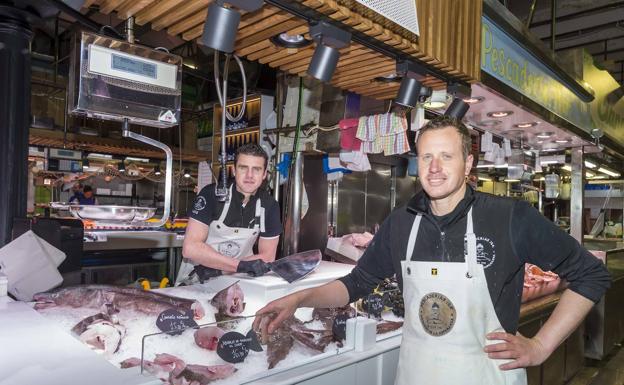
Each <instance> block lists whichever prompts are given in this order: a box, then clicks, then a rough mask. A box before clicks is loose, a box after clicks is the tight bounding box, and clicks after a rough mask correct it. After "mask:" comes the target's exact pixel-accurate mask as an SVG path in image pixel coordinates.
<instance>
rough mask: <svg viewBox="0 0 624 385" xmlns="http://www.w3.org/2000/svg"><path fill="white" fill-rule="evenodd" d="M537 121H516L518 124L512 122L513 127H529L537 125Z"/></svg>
mask: <svg viewBox="0 0 624 385" xmlns="http://www.w3.org/2000/svg"><path fill="white" fill-rule="evenodd" d="M537 124H538V123H537V122H522V123H518V124H514V127H516V128H529V127H535V126H537Z"/></svg>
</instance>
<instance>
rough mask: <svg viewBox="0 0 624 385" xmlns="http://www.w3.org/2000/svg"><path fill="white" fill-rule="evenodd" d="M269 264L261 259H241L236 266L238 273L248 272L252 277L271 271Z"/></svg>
mask: <svg viewBox="0 0 624 385" xmlns="http://www.w3.org/2000/svg"><path fill="white" fill-rule="evenodd" d="M269 270H270V269H269V265H268V264H267V263H266V262H264V261H263V260H261V259H254V260H252V261H240V262H238V267H237V268H236V272H237V273H247V274H249V275H251V276H252V277H259V276H261V275H264V274H265V273H267V272H268V271H269Z"/></svg>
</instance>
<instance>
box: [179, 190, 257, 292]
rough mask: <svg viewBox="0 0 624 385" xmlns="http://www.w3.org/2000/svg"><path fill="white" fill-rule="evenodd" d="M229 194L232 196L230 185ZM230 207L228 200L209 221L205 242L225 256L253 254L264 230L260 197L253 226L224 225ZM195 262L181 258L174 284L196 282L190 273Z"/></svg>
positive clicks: (238, 257) (195, 277) (197, 280)
mask: <svg viewBox="0 0 624 385" xmlns="http://www.w3.org/2000/svg"><path fill="white" fill-rule="evenodd" d="M229 194H230V195H229V196H230V197H231V196H232V186H230V192H229ZM229 209H230V200H228V201H227V202H226V203H225V205H224V206H223V211H222V212H221V216H220V217H219V219H217V220H216V221H212V222H210V228H209V229H208V238H207V239H206V244H207V245H209V246H211V247H212V248H213V249H215V250H216V251H217V252H218V253H219V254H222V255H225V256H226V257H230V258H234V259H241V258H244V257H248V256H250V255H252V254H253V245H254V244H255V243H256V240H258V236H259V235H260V232H261V231H263V230H264V208H263V207H262V206H261V204H260V198H258V200H256V223H255V225H254V227H253V228H250V229H249V228H246V227H229V226H226V225H225V223H223V222H224V221H225V217H226V216H227V213H228V211H229ZM196 265H197V264H196V263H194V262H193V261H191V260H190V259H187V258H183V259H182V262H181V263H180V270H179V272H178V276H177V277H176V283H175V285H176V286H178V285H180V284H182V283H184V284H186V285H190V284H193V283H198V282H199V279H198V277H197V275H196V274H195V275H191V273H192V272H193V269H194V268H195V266H196Z"/></svg>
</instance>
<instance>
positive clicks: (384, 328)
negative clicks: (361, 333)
mask: <svg viewBox="0 0 624 385" xmlns="http://www.w3.org/2000/svg"><path fill="white" fill-rule="evenodd" d="M402 326H403V321H385V320H384V321H382V322H379V323H378V324H377V327H376V328H377V334H384V333H388V332H391V331H393V330H397V329H398V328H400V327H402Z"/></svg>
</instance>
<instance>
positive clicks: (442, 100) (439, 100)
mask: <svg viewBox="0 0 624 385" xmlns="http://www.w3.org/2000/svg"><path fill="white" fill-rule="evenodd" d="M447 100H448V97H447V95H446V90H434V91H433V92H432V93H431V97H430V98H429V101H427V102H426V103H424V107H426V108H430V109H432V110H436V109H440V108H444V107H446V103H447Z"/></svg>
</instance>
